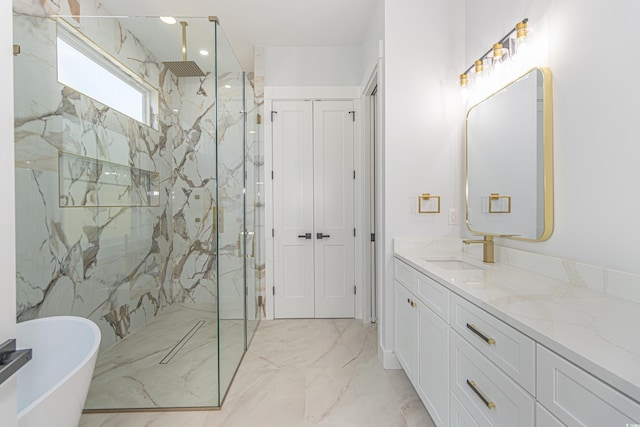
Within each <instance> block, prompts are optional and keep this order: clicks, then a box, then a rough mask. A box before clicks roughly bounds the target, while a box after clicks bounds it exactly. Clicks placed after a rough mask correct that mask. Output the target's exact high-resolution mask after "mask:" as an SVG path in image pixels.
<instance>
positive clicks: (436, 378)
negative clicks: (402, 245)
mask: <svg viewBox="0 0 640 427" xmlns="http://www.w3.org/2000/svg"><path fill="white" fill-rule="evenodd" d="M394 272H395V273H394V276H395V283H394V295H395V303H394V306H395V333H396V336H395V348H394V351H395V354H396V357H397V358H398V360H399V361H400V364H401V365H402V367H403V368H404V370H405V372H406V374H407V376H408V377H409V380H411V383H412V384H413V386H414V387H415V389H416V391H417V392H418V395H419V396H420V398H421V399H422V402H423V403H424V405H425V407H426V408H427V410H428V411H429V414H430V415H431V418H432V419H433V421H434V422H435V423H436V425H437V426H448V425H449V393H448V390H449V329H450V328H449V324H448V323H447V321H446V320H447V317H448V313H449V291H448V290H447V289H446V288H445V287H443V286H442V285H440V284H438V283H436V282H435V281H433V280H432V279H430V278H428V277H427V276H425V275H424V274H422V273H419V272H418V271H417V270H415V269H413V268H411V267H410V266H408V265H407V264H405V263H403V262H402V261H399V260H397V259H395V260H394ZM408 273H410V274H408Z"/></svg>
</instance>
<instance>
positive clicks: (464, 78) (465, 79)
mask: <svg viewBox="0 0 640 427" xmlns="http://www.w3.org/2000/svg"><path fill="white" fill-rule="evenodd" d="M467 83H469V78H468V76H467V73H462V74H460V86H462V87H465V86H466V85H467Z"/></svg>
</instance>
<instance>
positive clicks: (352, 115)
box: [349, 111, 356, 122]
mask: <svg viewBox="0 0 640 427" xmlns="http://www.w3.org/2000/svg"><path fill="white" fill-rule="evenodd" d="M349 114H351V118H352V119H353V121H354V122H355V121H356V112H355V111H349Z"/></svg>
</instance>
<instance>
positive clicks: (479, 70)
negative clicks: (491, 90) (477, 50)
mask: <svg viewBox="0 0 640 427" xmlns="http://www.w3.org/2000/svg"><path fill="white" fill-rule="evenodd" d="M474 65H475V67H476V74H480V73H482V72H483V71H484V63H483V62H482V61H481V60H479V59H478V60H477V61H476V62H475V63H474Z"/></svg>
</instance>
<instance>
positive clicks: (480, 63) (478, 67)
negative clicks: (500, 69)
mask: <svg viewBox="0 0 640 427" xmlns="http://www.w3.org/2000/svg"><path fill="white" fill-rule="evenodd" d="M527 22H529V18H525V19H523V20H522V21H520V22H518V23H517V24H516V26H515V27H513V29H512V30H511V31H509V32H508V33H507V34H506V35H505V36H504V37H502V38H501V39H500V40H499V41H498V42H497V43H494V45H493V46H492V47H491V49H489V50H488V51H486V52H485V53H484V55H482V56H481V57H480V58H479V59H477V60H476V61H474V63H473V64H472V65H471V66H470V67H469V68H467V69H466V70H465V71H464V72H463V73H462V74H460V86H462V87H465V86H467V84H468V83H469V72H470V71H471V70H475V73H476V75H480V74H481V73H482V72H484V61H485V59H486V60H489V61H490V64H489V65H492V66H493V67H495V65H497V64H499V63H500V62H502V61H504V60H506V59H507V58H508V57H509V54H510V49H511V55H515V54H516V53H517V50H516V49H515V48H514V47H513V45H515V44H516V43H515V41H517V42H522V41H523V40H524V39H525V38H526V37H527V34H528V33H529V28H528V27H527ZM490 68H491V67H490ZM463 76H464V79H463Z"/></svg>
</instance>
